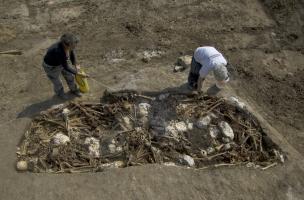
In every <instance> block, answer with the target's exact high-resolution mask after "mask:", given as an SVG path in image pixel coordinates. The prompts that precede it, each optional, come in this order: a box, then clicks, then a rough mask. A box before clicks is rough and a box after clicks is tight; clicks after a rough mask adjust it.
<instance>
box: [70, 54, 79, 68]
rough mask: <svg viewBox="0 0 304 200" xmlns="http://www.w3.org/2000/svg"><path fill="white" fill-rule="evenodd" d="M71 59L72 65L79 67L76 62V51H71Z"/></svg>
mask: <svg viewBox="0 0 304 200" xmlns="http://www.w3.org/2000/svg"><path fill="white" fill-rule="evenodd" d="M70 59H71V62H72V64H73V65H74V66H76V65H77V62H76V54H75V52H74V51H71V52H70Z"/></svg>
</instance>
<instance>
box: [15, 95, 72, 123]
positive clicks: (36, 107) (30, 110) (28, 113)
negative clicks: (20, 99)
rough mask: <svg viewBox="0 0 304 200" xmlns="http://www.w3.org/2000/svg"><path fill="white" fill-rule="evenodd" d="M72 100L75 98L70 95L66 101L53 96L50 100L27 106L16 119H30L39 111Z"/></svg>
mask: <svg viewBox="0 0 304 200" xmlns="http://www.w3.org/2000/svg"><path fill="white" fill-rule="evenodd" d="M74 98H75V97H74V96H73V95H71V94H68V99H67V100H63V99H60V98H59V97H57V96H53V97H52V98H50V99H47V100H45V101H42V102H38V103H34V104H32V105H29V106H27V107H26V108H25V109H24V110H23V111H21V112H20V113H19V114H18V116H17V118H25V117H27V118H32V117H34V116H35V115H37V114H39V113H40V112H41V111H44V110H47V109H49V108H50V107H52V106H54V105H58V104H62V103H65V102H66V101H70V100H73V99H74Z"/></svg>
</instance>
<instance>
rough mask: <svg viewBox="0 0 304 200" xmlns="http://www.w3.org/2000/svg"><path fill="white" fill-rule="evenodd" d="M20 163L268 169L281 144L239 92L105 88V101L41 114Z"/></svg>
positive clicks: (44, 168)
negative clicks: (217, 94)
mask: <svg viewBox="0 0 304 200" xmlns="http://www.w3.org/2000/svg"><path fill="white" fill-rule="evenodd" d="M17 159H18V161H17V169H18V170H20V171H31V172H47V173H77V172H99V171H103V170H105V169H109V168H118V167H119V168H123V167H129V166H137V165H145V164H153V163H157V164H162V165H167V166H184V167H189V168H209V167H217V166H231V165H246V166H247V167H255V168H261V169H267V168H269V167H271V166H274V165H276V164H277V163H282V162H284V156H283V154H282V152H281V150H280V148H279V147H278V145H276V144H275V143H274V142H273V141H272V140H271V139H270V138H269V137H268V136H267V135H266V133H265V132H264V130H263V129H262V128H261V125H260V123H259V121H258V120H257V119H256V117H254V115H253V114H252V113H250V112H249V111H248V109H247V108H246V105H245V104H243V103H242V102H239V101H238V99H236V98H229V99H223V98H217V97H210V96H196V95H191V94H183V93H173V92H171V93H145V94H143V93H137V92H135V91H119V92H112V93H109V92H105V94H104V96H103V97H102V99H101V103H98V104H96V103H95V104H93V103H77V102H70V103H68V104H61V105H57V106H55V107H52V108H50V109H48V110H46V111H43V112H42V113H40V115H39V116H37V117H35V118H34V119H33V121H32V122H31V124H30V126H29V128H28V130H27V131H26V133H25V135H24V138H23V139H22V141H21V143H20V146H19V147H18V151H17Z"/></svg>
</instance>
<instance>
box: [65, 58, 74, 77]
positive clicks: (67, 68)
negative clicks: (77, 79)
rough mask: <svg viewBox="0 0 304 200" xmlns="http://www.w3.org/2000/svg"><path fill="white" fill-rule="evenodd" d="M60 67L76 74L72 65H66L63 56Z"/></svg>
mask: <svg viewBox="0 0 304 200" xmlns="http://www.w3.org/2000/svg"><path fill="white" fill-rule="evenodd" d="M62 67H63V68H64V69H65V70H67V71H68V72H71V73H72V74H74V75H76V74H77V70H76V69H74V68H73V67H71V66H69V65H68V62H67V60H66V58H65V56H64V58H63V60H62Z"/></svg>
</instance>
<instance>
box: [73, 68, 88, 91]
mask: <svg viewBox="0 0 304 200" xmlns="http://www.w3.org/2000/svg"><path fill="white" fill-rule="evenodd" d="M78 71H79V72H80V73H81V74H85V72H84V71H83V70H82V69H79V70H78ZM75 79H76V83H77V85H78V87H79V90H80V92H82V93H87V92H89V84H88V80H87V78H83V77H82V76H80V75H78V74H76V76H75Z"/></svg>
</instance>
